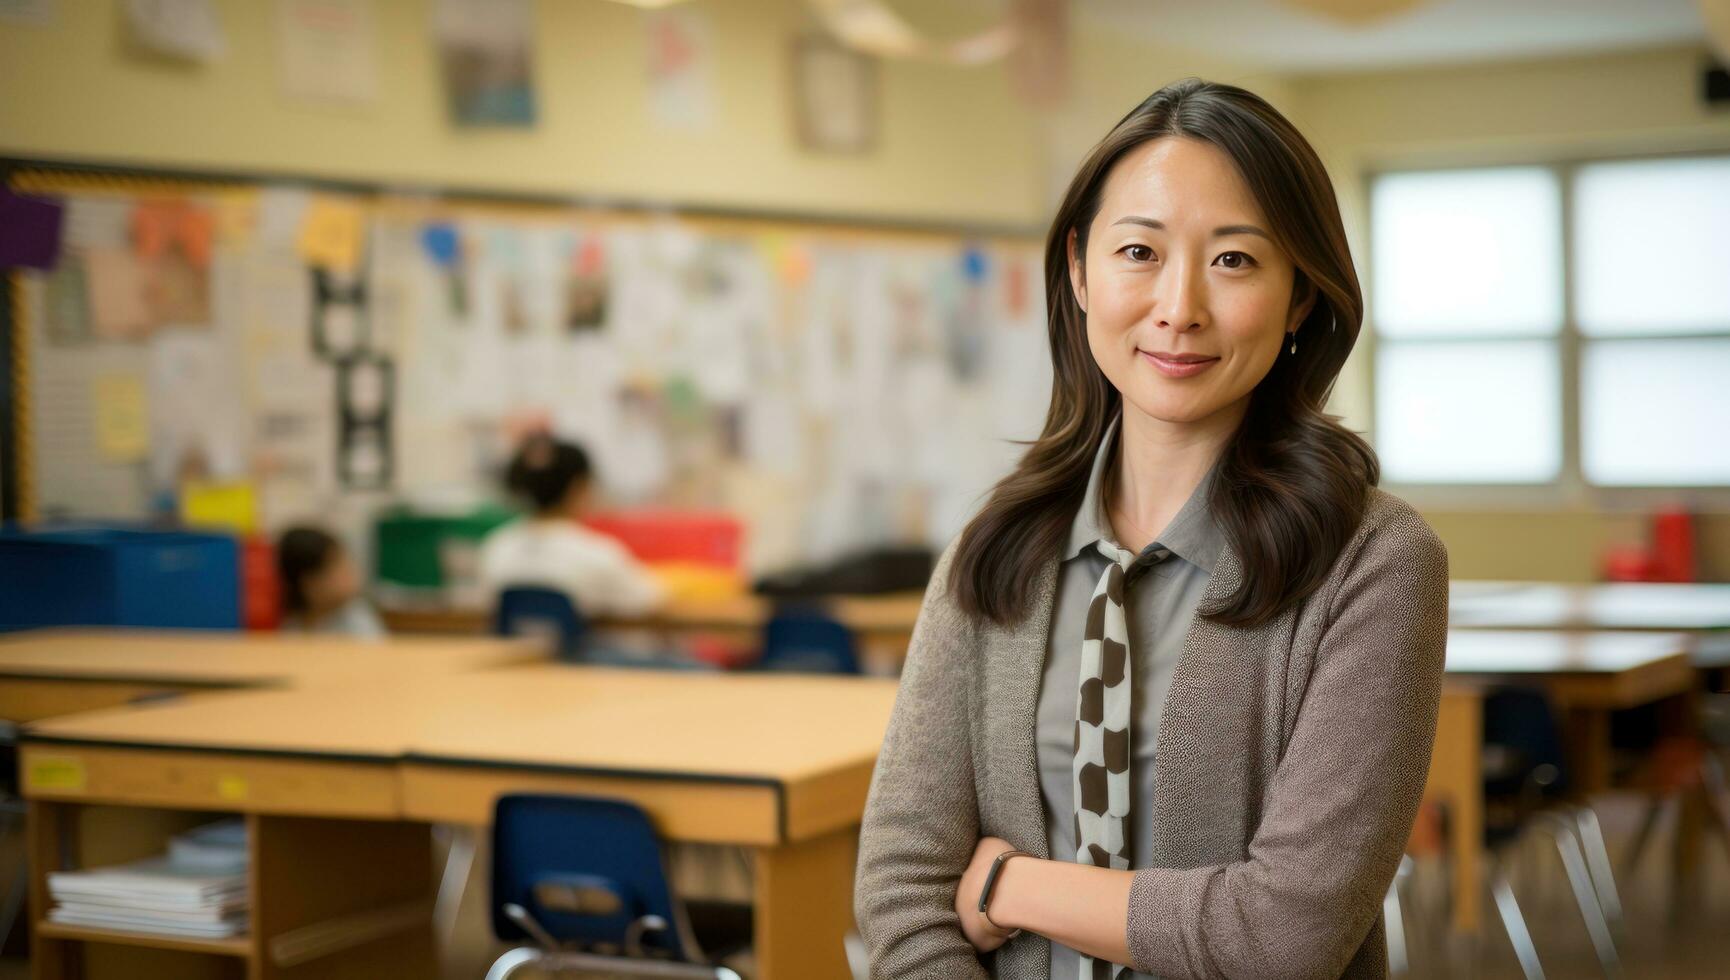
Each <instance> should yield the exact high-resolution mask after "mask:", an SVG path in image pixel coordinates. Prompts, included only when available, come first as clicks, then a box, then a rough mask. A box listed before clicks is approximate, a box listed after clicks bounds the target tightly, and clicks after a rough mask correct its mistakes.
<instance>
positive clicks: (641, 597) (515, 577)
mask: <svg viewBox="0 0 1730 980" xmlns="http://www.w3.org/2000/svg"><path fill="white" fill-rule="evenodd" d="M505 486H506V487H507V488H508V489H509V490H510V491H511V492H512V493H514V494H516V495H517V496H518V497H520V498H522V499H523V500H524V501H525V502H526V503H527V504H528V505H529V507H530V508H532V513H531V514H529V515H528V516H526V517H524V518H523V519H522V520H518V521H512V522H511V523H509V524H506V525H505V526H503V527H501V528H499V529H497V530H495V531H493V532H492V533H491V534H489V535H487V538H486V540H485V541H484V542H482V544H481V557H480V578H481V582H482V584H483V585H484V586H485V587H486V589H487V591H488V592H489V593H491V594H492V595H493V596H494V597H496V596H497V595H498V593H499V592H501V591H503V590H504V589H508V588H512V587H516V586H538V587H541V588H549V589H557V590H559V591H561V592H564V593H565V594H566V595H568V596H570V597H571V601H572V602H573V603H574V604H575V605H576V607H577V608H578V609H580V610H582V611H583V612H584V613H585V614H588V615H603V614H608V613H614V614H618V615H624V616H635V615H641V614H642V613H645V612H648V611H649V610H651V609H653V608H655V607H656V606H658V605H660V604H661V603H662V602H663V601H664V599H665V592H664V590H663V589H662V588H661V584H660V582H658V581H657V580H656V579H655V577H654V576H653V575H652V574H650V573H649V570H648V569H647V568H644V567H643V565H642V563H640V562H638V561H637V559H636V558H635V557H633V556H632V555H631V553H630V552H629V551H627V550H625V546H624V545H622V544H620V543H619V542H618V540H617V539H615V538H611V537H608V536H607V535H605V534H601V533H599V532H596V531H591V530H589V529H588V528H586V527H584V526H583V525H582V524H581V523H579V521H580V520H581V519H582V518H583V517H584V516H586V515H587V514H588V513H589V510H590V500H591V498H592V497H593V496H594V469H593V467H592V466H590V464H589V454H588V453H586V452H584V451H583V449H582V447H581V446H577V445H574V444H572V443H568V442H560V441H559V440H557V439H554V438H553V437H551V436H548V435H534V436H530V437H529V438H528V439H527V440H526V441H524V443H523V445H522V447H521V448H519V449H518V450H517V454H516V456H515V457H513V458H512V459H511V464H510V468H509V469H508V470H507V471H506V472H505Z"/></svg>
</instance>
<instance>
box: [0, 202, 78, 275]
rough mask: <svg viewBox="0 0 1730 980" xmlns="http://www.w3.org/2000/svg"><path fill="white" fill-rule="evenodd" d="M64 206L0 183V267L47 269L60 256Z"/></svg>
mask: <svg viewBox="0 0 1730 980" xmlns="http://www.w3.org/2000/svg"><path fill="white" fill-rule="evenodd" d="M65 214H66V207H65V205H64V204H62V203H61V202H60V201H59V200H57V199H54V198H47V197H26V196H23V195H19V194H14V193H12V192H11V191H9V190H7V189H6V188H4V187H0V269H10V268H17V267H26V268H31V269H51V268H53V267H54V261H55V259H57V258H59V256H60V231H61V226H62V223H63V219H64V218H65Z"/></svg>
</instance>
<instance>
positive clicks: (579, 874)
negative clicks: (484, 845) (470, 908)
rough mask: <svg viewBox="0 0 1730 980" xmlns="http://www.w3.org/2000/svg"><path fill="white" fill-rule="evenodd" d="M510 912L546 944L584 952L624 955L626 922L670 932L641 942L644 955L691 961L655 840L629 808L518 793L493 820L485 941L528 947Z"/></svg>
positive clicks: (502, 800)
mask: <svg viewBox="0 0 1730 980" xmlns="http://www.w3.org/2000/svg"><path fill="white" fill-rule="evenodd" d="M507 903H515V904H517V905H521V906H522V907H523V908H525V909H527V910H528V912H529V915H530V916H531V917H532V918H533V919H534V920H535V921H536V922H537V923H539V924H540V926H541V927H542V928H543V929H545V930H546V931H547V932H548V933H549V934H551V935H552V937H553V938H554V939H556V940H558V941H559V942H562V943H570V944H574V945H576V946H577V947H579V948H588V947H592V946H595V945H596V944H610V945H613V946H618V947H623V946H625V945H626V943H627V939H628V936H627V933H628V931H629V929H630V926H631V924H632V923H633V922H635V921H637V920H638V919H641V918H643V917H644V916H649V915H656V916H660V917H661V918H662V919H663V920H665V921H666V922H668V923H670V924H671V926H672V927H671V928H668V929H665V930H661V931H657V932H650V933H647V934H645V935H644V936H643V937H642V944H643V948H644V950H645V951H648V952H652V953H658V954H662V955H668V956H672V957H673V958H676V959H681V960H691V959H693V958H694V957H695V955H696V953H697V952H698V951H697V950H696V949H695V947H694V943H693V942H692V941H691V939H690V932H689V927H688V925H687V924H686V921H685V918H684V915H683V909H682V908H681V907H679V906H678V905H677V903H676V901H675V899H674V896H673V891H672V886H671V885H670V884H669V883H668V880H667V872H666V865H665V862H664V861H663V855H662V852H661V842H660V839H659V838H658V837H657V836H656V835H655V829H654V826H653V825H652V824H650V822H649V818H648V815H647V814H645V813H644V812H643V811H642V810H641V809H639V808H638V807H637V806H636V805H635V804H632V803H627V802H625V801H623V800H612V799H605V798H600V797H590V796H566V795H542V794H528V793H516V794H507V795H505V796H501V797H499V801H498V806H497V808H496V809H495V811H494V817H493V881H492V914H493V932H494V933H495V934H496V935H497V936H498V937H499V938H500V939H501V940H504V941H505V942H521V941H523V940H525V939H528V938H530V937H529V936H527V934H525V933H524V932H523V930H522V929H521V928H520V927H518V926H517V924H516V923H515V922H512V921H511V920H510V918H509V917H507V916H506V915H505V914H504V912H503V909H504V907H505V905H506V904H507Z"/></svg>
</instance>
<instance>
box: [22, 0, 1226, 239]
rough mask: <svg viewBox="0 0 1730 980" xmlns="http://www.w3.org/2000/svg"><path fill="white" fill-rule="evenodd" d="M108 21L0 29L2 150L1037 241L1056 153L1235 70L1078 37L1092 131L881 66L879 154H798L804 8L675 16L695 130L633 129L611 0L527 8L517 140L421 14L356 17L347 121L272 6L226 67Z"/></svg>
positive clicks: (960, 72) (645, 115)
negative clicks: (315, 81) (527, 115)
mask: <svg viewBox="0 0 1730 980" xmlns="http://www.w3.org/2000/svg"><path fill="white" fill-rule="evenodd" d="M118 6H119V5H118V3H109V2H76V3H71V2H68V3H61V4H59V5H58V8H59V13H58V21H57V23H56V24H54V25H53V26H50V27H46V28H31V27H21V26H16V25H10V24H8V25H0V90H3V95H0V152H5V153H11V154H14V155H26V156H45V157H56V158H79V159H89V160H96V161H102V162H130V163H137V164H153V165H158V166H174V167H182V168H203V169H209V170H223V171H232V170H238V171H257V172H272V173H294V174H314V175H319V176H325V177H340V178H350V179H359V180H369V181H387V182H391V181H400V182H411V183H420V184H437V185H445V186H453V187H471V188H483V189H497V190H517V191H529V192H543V193H556V194H582V195H591V194H593V195H610V196H617V197H623V198H627V199H635V200H648V201H652V202H677V203H698V204H704V205H711V206H723V207H725V206H739V207H758V208H772V209H777V210H791V211H820V212H826V213H835V212H845V213H864V214H873V215H877V216H886V217H901V218H910V219H918V220H926V221H937V220H960V221H972V222H991V223H1007V224H1012V225H1018V226H1026V227H1037V226H1039V225H1040V224H1041V223H1042V222H1043V220H1044V217H1045V210H1046V207H1047V204H1048V198H1047V195H1048V191H1047V188H1048V186H1049V185H1050V183H1051V179H1050V178H1049V176H1048V173H1047V166H1048V163H1049V161H1050V160H1051V159H1052V153H1051V152H1050V149H1049V148H1050V146H1051V145H1052V144H1053V143H1056V144H1058V145H1060V146H1065V147H1073V146H1075V145H1077V144H1083V145H1084V142H1086V141H1091V140H1093V139H1097V138H1098V137H1099V136H1100V135H1102V134H1103V132H1104V128H1103V127H1104V126H1108V125H1109V124H1110V123H1111V122H1114V121H1115V120H1116V119H1117V117H1118V116H1120V115H1121V114H1122V113H1123V112H1124V111H1126V110H1127V109H1128V108H1129V107H1130V106H1132V105H1134V104H1135V102H1137V101H1139V100H1140V99H1141V98H1143V97H1144V96H1146V95H1147V93H1148V92H1151V91H1152V90H1153V89H1155V88H1157V87H1158V86H1159V85H1161V84H1163V83H1164V82H1166V81H1170V80H1172V79H1174V78H1177V77H1179V76H1181V75H1183V74H1186V73H1191V72H1210V73H1213V74H1215V75H1216V77H1222V78H1232V74H1233V73H1232V70H1231V67H1230V66H1229V65H1221V64H1217V63H1214V62H1210V61H1208V60H1206V59H1200V58H1196V57H1194V56H1191V55H1187V54H1184V53H1182V52H1173V51H1168V50H1162V49H1156V48H1154V47H1151V46H1146V45H1135V44H1130V43H1127V42H1123V41H1121V40H1117V39H1113V38H1108V37H1101V36H1099V35H1098V34H1081V35H1078V36H1077V38H1076V46H1077V52H1076V58H1075V62H1076V66H1077V76H1078V80H1077V86H1076V88H1077V92H1078V103H1077V106H1076V108H1075V109H1074V110H1073V111H1067V110H1066V111H1065V112H1064V113H1063V114H1061V115H1059V116H1058V117H1056V118H1058V119H1059V120H1062V121H1064V122H1065V123H1067V122H1069V121H1072V120H1075V119H1085V120H1088V125H1089V126H1091V127H1094V128H1096V129H1097V130H1098V131H1097V132H1095V131H1090V130H1087V129H1086V128H1082V129H1079V130H1074V129H1072V127H1070V126H1067V125H1047V121H1046V120H1045V119H1044V118H1042V116H1041V115H1039V114H1037V113H1035V112H1032V111H1030V110H1028V109H1027V108H1025V107H1024V106H1023V105H1022V104H1021V103H1020V102H1019V101H1017V100H1016V99H1015V97H1014V96H1013V94H1012V92H1011V86H1010V84H1009V80H1008V78H1007V77H1006V75H1005V69H1004V68H1003V67H1001V66H993V67H987V68H975V69H968V68H956V67H945V66H939V65H933V64H924V63H913V62H893V63H888V64H885V65H883V66H882V69H881V75H880V77H881V90H880V91H881V129H880V143H879V148H878V149H877V151H876V152H874V153H872V154H870V155H866V156H859V157H848V156H818V155H813V154H810V153H807V152H805V151H803V150H801V149H800V148H799V146H798V144H797V140H796V137H795V135H794V132H793V125H792V117H793V110H792V106H791V102H790V98H789V90H788V76H789V73H790V72H789V50H788V47H789V39H790V38H791V37H793V36H794V35H796V34H798V33H799V32H801V31H804V30H806V29H808V28H809V27H810V26H811V25H812V23H813V22H812V21H811V19H810V15H809V14H808V13H807V7H806V4H805V3H804V2H802V0H729V2H719V0H697V2H694V3H692V4H691V5H690V6H691V7H692V8H694V9H697V10H699V11H701V12H702V13H703V14H704V15H706V17H707V18H708V22H709V26H710V35H711V38H712V46H711V51H712V55H713V64H714V81H715V90H716V93H715V104H716V119H715V124H714V126H713V128H712V129H711V130H710V131H708V132H703V133H680V132H669V131H665V130H661V129H657V128H656V127H655V125H654V124H653V123H652V122H651V121H650V118H649V117H650V113H649V109H648V103H647V95H646V93H647V84H646V81H645V79H646V71H645V67H644V65H645V49H646V42H645V39H644V31H643V19H644V15H643V14H642V13H641V12H640V11H638V10H636V9H634V8H632V7H628V6H625V5H623V4H618V3H609V2H603V0H540V2H538V3H537V4H536V8H535V9H536V17H537V25H538V29H537V32H536V51H535V58H536V62H535V71H536V77H537V83H538V85H537V92H538V97H539V100H540V113H541V118H540V123H539V125H537V126H536V127H535V128H533V129H531V130H523V131H499V130H469V131H457V130H454V129H453V128H452V127H451V126H450V125H449V124H448V122H447V121H446V117H445V110H444V104H443V102H442V99H441V93H440V85H439V77H438V73H437V65H436V63H435V59H434V51H433V46H432V44H431V43H430V41H429V36H430V35H429V27H428V24H429V14H428V9H427V8H428V6H429V3H428V0H378V2H376V3H375V4H374V9H375V11H376V18H377V20H376V23H377V33H378V39H379V44H378V51H377V63H378V74H379V98H378V101H377V103H376V104H375V105H372V106H370V107H365V108H342V107H336V106H331V105H325V104H315V103H308V102H305V101H297V100H293V99H290V98H289V97H287V96H285V95H284V94H282V92H281V89H280V85H279V82H278V70H277V62H276V59H277V50H276V47H275V39H274V38H275V35H274V31H275V16H276V14H275V5H274V4H272V3H259V2H254V0H225V2H219V3H218V7H219V9H220V12H221V20H222V25H223V28H224V30H225V31H226V34H227V39H228V53H227V56H226V57H224V58H223V59H221V60H220V61H218V62H216V63H213V64H210V65H206V66H186V65H178V64H174V63H172V62H165V61H162V60H160V59H147V58H141V57H139V56H137V55H135V54H129V53H128V52H127V51H126V50H125V48H126V45H125V38H124V31H123V28H122V25H121V23H120V15H119V13H118V10H117V8H118ZM1232 80H1236V79H1235V78H1233V79H1232ZM1088 100H1093V101H1091V102H1090V101H1088ZM1100 121H1103V122H1100ZM1059 129H1061V131H1062V133H1061V135H1059V136H1058V137H1056V138H1055V139H1054V138H1053V137H1052V136H1051V135H1050V134H1051V133H1052V132H1053V131H1055V130H1059ZM1071 152H1073V153H1078V152H1079V151H1078V150H1062V151H1059V152H1058V153H1057V154H1056V156H1057V157H1059V158H1062V157H1065V154H1066V153H1071ZM1065 162H1067V160H1065Z"/></svg>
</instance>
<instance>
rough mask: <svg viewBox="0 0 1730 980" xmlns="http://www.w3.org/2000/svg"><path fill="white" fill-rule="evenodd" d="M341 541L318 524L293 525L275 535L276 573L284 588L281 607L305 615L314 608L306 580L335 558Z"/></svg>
mask: <svg viewBox="0 0 1730 980" xmlns="http://www.w3.org/2000/svg"><path fill="white" fill-rule="evenodd" d="M341 551H342V542H340V541H338V540H337V539H336V538H334V537H332V536H331V535H330V533H329V532H327V531H322V530H320V529H318V528H316V527H291V528H289V529H288V530H286V531H284V532H282V536H281V537H279V538H277V539H276V574H277V579H278V582H279V584H280V585H281V588H282V611H283V612H284V613H287V614H289V615H303V614H305V613H308V612H310V611H311V606H312V604H311V602H310V601H308V599H307V596H306V580H307V578H308V577H309V576H312V575H317V574H318V573H319V572H321V571H323V570H324V569H325V568H326V567H328V566H329V565H330V563H331V562H332V561H334V560H335V559H336V556H337V554H338V553H340V552H341Z"/></svg>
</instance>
